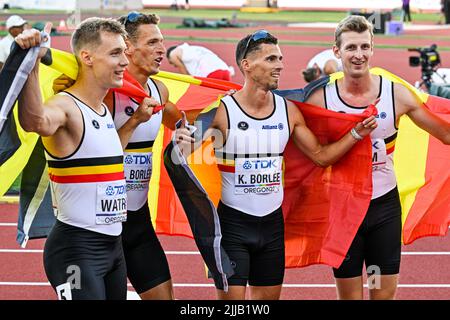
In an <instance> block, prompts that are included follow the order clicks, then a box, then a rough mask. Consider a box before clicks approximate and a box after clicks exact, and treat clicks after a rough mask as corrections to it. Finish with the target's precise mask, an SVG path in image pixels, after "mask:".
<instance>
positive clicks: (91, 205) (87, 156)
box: [46, 92, 127, 236]
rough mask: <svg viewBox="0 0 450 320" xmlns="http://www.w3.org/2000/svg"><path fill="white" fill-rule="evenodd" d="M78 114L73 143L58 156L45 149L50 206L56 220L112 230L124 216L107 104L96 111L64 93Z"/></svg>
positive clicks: (119, 156) (119, 158) (116, 142)
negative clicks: (64, 154) (79, 130)
mask: <svg viewBox="0 0 450 320" xmlns="http://www.w3.org/2000/svg"><path fill="white" fill-rule="evenodd" d="M60 94H65V95H68V96H71V97H72V98H73V99H74V101H75V103H76V105H77V106H78V108H79V109H80V110H81V114H82V116H83V126H84V128H83V135H82V138H81V142H80V144H79V146H78V148H77V149H76V150H75V151H74V152H73V153H72V154H71V155H69V156H67V157H64V158H58V157H55V156H52V155H51V154H50V152H48V151H47V150H46V159H47V163H48V172H49V176H50V186H51V190H52V200H53V206H54V208H55V214H56V217H57V219H58V220H60V221H61V222H64V223H67V224H69V225H72V226H76V227H79V228H83V229H87V230H90V231H95V232H99V233H103V234H107V235H112V236H117V235H120V233H121V232H122V223H118V222H122V221H126V217H127V195H126V189H125V179H124V171H123V152H122V146H121V144H120V139H119V136H118V134H117V131H116V128H115V126H114V122H113V120H112V117H111V114H110V113H109V111H108V108H106V107H105V106H103V108H104V112H103V114H98V113H97V112H95V111H94V110H92V109H91V108H90V107H89V106H87V105H86V104H84V103H83V102H82V101H81V100H79V99H77V98H76V97H74V96H72V95H71V94H69V93H66V92H62V93H60Z"/></svg>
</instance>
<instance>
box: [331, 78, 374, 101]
mask: <svg viewBox="0 0 450 320" xmlns="http://www.w3.org/2000/svg"><path fill="white" fill-rule="evenodd" d="M374 78H375V76H372V75H371V74H370V73H367V74H366V75H364V76H362V77H359V78H353V77H350V76H344V77H343V78H342V81H341V82H339V84H340V86H339V87H340V89H342V90H343V91H344V92H347V93H349V94H351V95H354V96H361V95H365V94H367V93H369V92H370V91H371V90H372V88H373V85H376V82H375V79H374Z"/></svg>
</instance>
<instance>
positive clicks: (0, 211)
mask: <svg viewBox="0 0 450 320" xmlns="http://www.w3.org/2000/svg"><path fill="white" fill-rule="evenodd" d="M266 28H267V26H266ZM255 29H256V28H255ZM268 29H269V30H272V29H271V28H268ZM285 30H288V29H286V28H285V27H274V28H273V31H274V34H275V35H277V32H280V34H279V37H280V39H282V40H303V41H307V40H308V41H309V40H311V41H330V42H331V41H332V37H331V34H332V31H331V30H329V29H314V30H311V29H308V30H307V31H308V32H317V31H320V32H330V36H323V35H317V36H310V35H301V34H295V35H292V34H285V33H282V32H281V31H285ZM247 31H248V30H245V31H243V30H233V32H232V33H231V32H229V31H226V32H220V31H214V32H213V33H211V32H210V31H203V30H189V34H194V33H195V35H196V36H197V37H198V36H200V37H214V38H218V39H220V38H227V37H232V38H240V37H241V36H243V35H245V34H246V33H247ZM186 32H187V31H186V30H170V31H166V32H165V34H166V35H167V36H169V35H170V36H176V35H185V34H186ZM447 33H448V31H425V32H418V33H416V34H417V35H425V34H426V35H430V40H429V42H428V41H425V40H419V41H417V40H413V39H405V38H403V39H402V38H400V37H398V38H386V37H377V38H376V39H375V43H380V44H381V43H383V44H392V43H394V44H407V45H408V46H409V45H411V46H412V47H415V46H427V45H430V44H431V43H438V44H440V45H447V46H448V44H449V42H448V41H443V42H439V41H434V40H433V39H432V36H446V35H447ZM408 34H412V33H410V32H409V33H408ZM68 40H69V38H68V37H54V38H53V39H52V45H53V46H54V47H56V48H59V49H63V50H69V41H68ZM440 41H442V39H441V40H440ZM176 43H178V42H174V41H166V47H169V46H171V45H173V44H176ZM191 43H192V44H196V42H191ZM198 44H200V45H203V46H205V47H209V48H211V49H213V51H215V52H216V53H217V54H218V55H219V56H221V57H222V58H223V59H224V60H225V61H226V62H227V63H228V64H230V65H233V66H234V67H235V70H236V76H235V77H234V78H233V81H235V82H238V83H241V82H242V80H243V78H242V76H241V75H240V73H239V70H238V68H237V67H236V64H235V62H234V50H235V44H228V43H226V44H224V43H215V42H209V43H208V42H198ZM323 49H324V48H323V47H303V46H290V45H283V46H282V51H283V54H284V62H285V63H284V65H285V69H284V71H283V75H282V80H281V82H280V88H282V89H287V88H299V87H302V86H303V85H304V81H303V79H302V78H301V76H300V72H301V69H302V68H304V67H305V65H306V64H307V62H308V60H309V59H310V58H311V57H312V56H313V55H314V54H315V53H317V52H319V51H321V50H323ZM375 52H376V54H375V56H374V58H373V62H372V66H379V67H383V68H385V69H387V70H389V71H391V72H393V73H395V74H397V75H399V76H401V77H403V78H404V79H406V80H407V81H409V82H414V81H416V80H418V79H419V77H420V70H419V68H411V67H409V65H408V56H409V53H408V52H406V50H404V49H401V50H400V49H376V51H375ZM441 59H442V61H443V66H444V67H450V52H441ZM162 69H163V70H167V71H175V70H174V69H173V67H171V66H170V65H169V64H168V63H167V62H166V61H165V60H164V63H163V66H162ZM17 210H18V208H17V205H5V204H4V205H0V262H1V263H0V299H55V298H56V296H55V294H54V292H53V290H52V289H51V287H50V286H49V285H47V284H46V282H47V279H46V276H45V273H44V270H43V265H42V253H41V252H32V253H25V252H19V253H11V252H4V250H5V249H15V250H17V249H20V248H19V246H18V245H17V243H16V242H15V238H16V227H15V226H5V225H2V224H5V223H8V224H9V223H16V222H17ZM160 239H161V242H162V244H163V247H164V249H165V251H166V252H167V253H168V259H169V265H170V268H171V272H172V277H173V281H174V284H175V296H176V298H177V299H214V298H215V290H214V288H213V286H212V282H211V281H210V280H208V279H206V278H205V269H204V265H203V262H202V260H201V257H200V255H198V254H194V255H191V254H189V255H188V254H186V251H189V252H191V251H197V248H196V246H195V243H194V242H193V240H192V239H189V238H184V237H170V236H160ZM43 244H44V240H32V241H30V242H29V244H28V247H27V250H30V249H42V248H43ZM173 251H177V253H176V254H174V253H173ZM180 251H184V253H183V252H180ZM403 252H404V254H403V256H402V266H401V272H400V287H399V289H398V294H397V298H398V299H449V298H450V273H449V267H448V266H449V265H450V236H447V237H444V238H425V239H419V240H417V241H416V243H414V244H412V245H409V246H405V247H403ZM410 252H416V253H420V254H419V255H411V254H410ZM433 252H435V253H434V254H433ZM408 253H409V254H408ZM426 253H432V254H426ZM187 266H188V268H187ZM284 283H285V287H284V288H283V292H282V296H281V298H282V299H335V298H336V294H335V288H334V287H333V285H334V282H333V277H332V272H331V269H330V268H329V267H327V266H311V267H307V268H303V269H289V270H287V271H286V275H285V282H284ZM193 285H200V287H195V286H193ZM323 285H326V286H325V287H323ZM433 285H434V286H437V285H440V287H433ZM408 286H412V287H408ZM130 290H132V288H131V287H130ZM366 294H367V292H366Z"/></svg>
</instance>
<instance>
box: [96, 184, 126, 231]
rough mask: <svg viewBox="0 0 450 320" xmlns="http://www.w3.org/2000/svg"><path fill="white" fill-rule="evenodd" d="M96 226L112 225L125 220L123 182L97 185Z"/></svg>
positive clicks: (124, 188)
mask: <svg viewBox="0 0 450 320" xmlns="http://www.w3.org/2000/svg"><path fill="white" fill-rule="evenodd" d="M96 209H97V210H96V217H95V218H96V219H95V222H96V224H113V223H116V222H122V221H126V220H127V191H126V186H125V180H122V181H117V182H104V183H98V184H97V208H96Z"/></svg>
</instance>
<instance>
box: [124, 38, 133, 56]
mask: <svg viewBox="0 0 450 320" xmlns="http://www.w3.org/2000/svg"><path fill="white" fill-rule="evenodd" d="M125 44H126V45H127V47H126V49H125V54H126V55H132V54H133V51H134V46H133V44H132V43H131V41H130V40H128V39H127V40H125Z"/></svg>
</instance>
